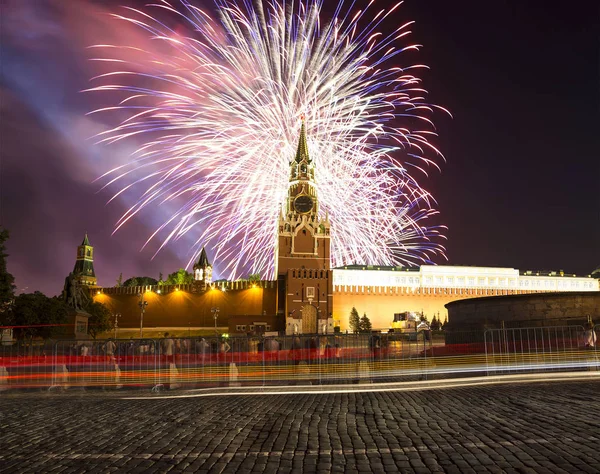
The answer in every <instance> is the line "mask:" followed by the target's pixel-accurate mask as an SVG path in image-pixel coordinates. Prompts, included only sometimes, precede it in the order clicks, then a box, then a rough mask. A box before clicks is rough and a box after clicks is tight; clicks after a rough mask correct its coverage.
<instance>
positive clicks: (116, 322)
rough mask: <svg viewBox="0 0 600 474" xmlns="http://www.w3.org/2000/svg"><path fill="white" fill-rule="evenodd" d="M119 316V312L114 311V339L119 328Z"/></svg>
mask: <svg viewBox="0 0 600 474" xmlns="http://www.w3.org/2000/svg"><path fill="white" fill-rule="evenodd" d="M120 317H121V313H115V339H117V331H118V329H119V318H120Z"/></svg>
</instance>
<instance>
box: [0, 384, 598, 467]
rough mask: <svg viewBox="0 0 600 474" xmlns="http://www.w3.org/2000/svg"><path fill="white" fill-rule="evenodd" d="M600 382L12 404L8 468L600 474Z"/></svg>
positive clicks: (5, 413)
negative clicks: (374, 391)
mask: <svg viewBox="0 0 600 474" xmlns="http://www.w3.org/2000/svg"><path fill="white" fill-rule="evenodd" d="M599 390H600V382H593V381H591V382H588V381H585V382H575V383H573V382H560V383H557V382H551V383H528V384H515V385H510V384H502V385H497V386H481V387H476V386H475V387H461V388H449V389H430V390H419V391H404V392H378V393H354V394H352V393H337V394H303V395H281V394H280V395H275V396H273V395H260V396H252V395H244V396H226V397H223V396H215V397H206V398H172V399H159V398H154V399H142V400H131V399H123V398H121V397H122V396H123V394H121V395H118V396H117V395H116V394H114V393H113V394H103V393H101V392H85V393H82V392H79V393H76V392H74V391H72V392H71V393H66V394H40V393H36V394H7V393H4V394H2V395H0V412H1V414H2V415H1V418H0V471H1V472H11V473H20V472H36V473H39V472H56V473H58V472H62V473H70V472H167V471H170V472H181V471H184V472H209V473H212V472H214V473H220V472H237V473H250V472H265V473H288V472H292V473H296V472H297V473H301V472H304V473H313V472H407V473H408V472H416V473H426V472H457V473H458V472H460V473H468V472H476V473H481V472H507V473H529V472H532V473H533V472H553V473H554V472H563V473H576V472H586V473H592V472H600V396H599V395H598V392H599Z"/></svg>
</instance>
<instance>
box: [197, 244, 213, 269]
mask: <svg viewBox="0 0 600 474" xmlns="http://www.w3.org/2000/svg"><path fill="white" fill-rule="evenodd" d="M194 266H195V267H209V266H210V263H209V262H208V257H207V256H206V250H205V249H204V247H202V252H200V258H198V261H197V262H196V265H194Z"/></svg>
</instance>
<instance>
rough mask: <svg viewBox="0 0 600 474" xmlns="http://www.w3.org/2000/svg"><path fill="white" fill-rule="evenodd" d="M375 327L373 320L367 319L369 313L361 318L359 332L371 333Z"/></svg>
mask: <svg viewBox="0 0 600 474" xmlns="http://www.w3.org/2000/svg"><path fill="white" fill-rule="evenodd" d="M372 329H373V326H372V325H371V320H370V319H369V318H368V317H367V313H364V314H363V317H362V318H360V321H359V323H358V331H359V332H371V330H372Z"/></svg>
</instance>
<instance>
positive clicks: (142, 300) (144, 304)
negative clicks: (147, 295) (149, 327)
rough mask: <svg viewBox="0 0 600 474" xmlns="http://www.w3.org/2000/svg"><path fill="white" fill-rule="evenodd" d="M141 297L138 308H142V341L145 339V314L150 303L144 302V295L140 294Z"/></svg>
mask: <svg viewBox="0 0 600 474" xmlns="http://www.w3.org/2000/svg"><path fill="white" fill-rule="evenodd" d="M138 296H139V297H140V301H139V303H138V306H139V307H140V311H141V314H140V339H141V338H142V337H144V312H145V311H146V306H148V302H147V301H144V293H138Z"/></svg>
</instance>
